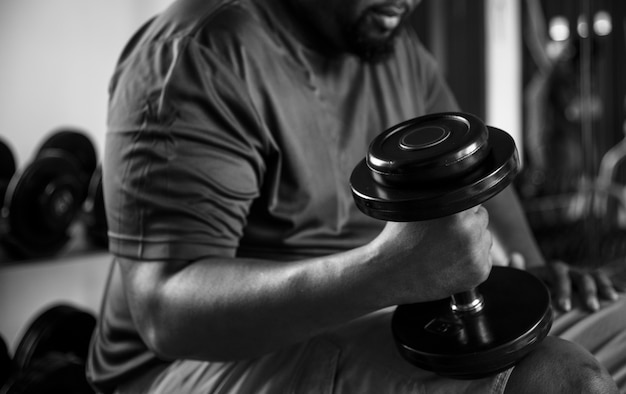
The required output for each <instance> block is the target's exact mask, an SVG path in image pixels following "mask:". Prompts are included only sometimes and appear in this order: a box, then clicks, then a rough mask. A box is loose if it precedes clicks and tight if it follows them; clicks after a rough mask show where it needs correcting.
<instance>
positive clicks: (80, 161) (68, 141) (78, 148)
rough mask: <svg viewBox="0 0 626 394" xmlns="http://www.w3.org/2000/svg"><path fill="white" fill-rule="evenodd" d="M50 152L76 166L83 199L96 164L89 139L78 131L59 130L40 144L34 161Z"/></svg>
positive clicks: (96, 159) (93, 149)
mask: <svg viewBox="0 0 626 394" xmlns="http://www.w3.org/2000/svg"><path fill="white" fill-rule="evenodd" d="M50 150H59V151H61V152H63V153H64V154H65V155H67V157H68V158H70V160H73V161H74V162H75V164H76V165H77V166H78V168H79V171H80V181H81V183H82V184H83V185H84V195H83V198H85V197H86V196H87V192H88V190H87V188H88V185H89V180H90V179H91V175H92V174H93V172H94V171H95V170H96V167H97V164H98V157H97V153H96V148H95V146H94V144H93V142H92V141H91V139H90V138H89V137H88V136H87V134H85V133H84V132H82V131H80V130H75V129H61V130H58V131H54V132H52V133H51V134H50V135H49V136H48V137H47V138H46V139H45V140H44V141H43V142H42V143H41V145H40V146H39V148H38V150H37V153H36V155H35V159H37V158H38V157H41V156H42V155H44V154H45V153H46V152H48V151H50Z"/></svg>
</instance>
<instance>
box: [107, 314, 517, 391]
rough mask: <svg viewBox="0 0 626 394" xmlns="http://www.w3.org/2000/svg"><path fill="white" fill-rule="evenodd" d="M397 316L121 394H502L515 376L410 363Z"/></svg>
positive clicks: (152, 377) (171, 371)
mask: <svg viewBox="0 0 626 394" xmlns="http://www.w3.org/2000/svg"><path fill="white" fill-rule="evenodd" d="M392 312H393V308H389V309H385V310H381V311H378V312H376V313H373V314H370V315H367V316H364V317H362V318H359V319H356V320H354V321H353V322H351V323H349V324H346V325H345V326H342V327H341V328H340V329H337V330H334V331H331V332H328V333H325V334H322V335H319V336H317V337H315V338H313V339H311V340H310V341H307V342H305V343H302V344H299V345H297V346H292V347H289V348H286V349H284V350H282V351H279V352H276V353H272V354H269V355H266V356H263V357H260V358H257V359H251V360H245V361H237V362H204V361H191V360H180V361H175V362H173V363H171V364H169V365H166V366H161V367H158V368H156V369H154V370H152V371H150V372H148V373H146V374H144V376H142V377H141V378H139V379H136V380H134V381H132V382H130V383H128V384H126V385H124V386H122V387H120V388H119V389H118V391H117V392H118V393H120V394H124V393H132V394H138V393H163V394H165V393H167V394H170V393H222V394H223V393H232V394H235V393H236V394H246V393H254V394H275V393H281V394H282V393H295V394H300V393H305V394H308V393H311V394H324V393H345V394H347V393H355V394H364V393H377V394H379V393H428V394H436V393H455V394H461V393H480V394H488V393H494V394H495V393H503V392H504V388H505V386H506V383H507V381H508V378H509V376H510V374H511V371H512V368H511V369H508V370H506V371H504V372H501V373H499V374H497V375H494V376H490V377H487V378H482V379H477V380H457V379H451V378H446V377H441V376H439V375H436V374H434V373H432V372H428V371H425V370H422V369H419V368H417V367H415V366H413V365H411V364H409V363H408V362H407V361H405V360H404V359H403V358H402V357H401V356H400V354H399V353H398V351H397V350H396V345H395V343H394V341H393V338H392V334H391V329H390V327H391V315H392Z"/></svg>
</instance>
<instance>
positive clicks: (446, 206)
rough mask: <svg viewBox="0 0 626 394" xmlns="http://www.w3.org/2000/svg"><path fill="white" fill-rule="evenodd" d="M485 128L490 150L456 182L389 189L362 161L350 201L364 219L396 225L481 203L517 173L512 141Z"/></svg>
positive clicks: (409, 185) (353, 182)
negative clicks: (396, 223)
mask: <svg viewBox="0 0 626 394" xmlns="http://www.w3.org/2000/svg"><path fill="white" fill-rule="evenodd" d="M487 128H488V130H489V144H490V147H491V149H489V150H488V152H487V153H486V154H485V157H484V158H483V159H482V163H481V165H480V166H478V167H475V168H474V170H473V171H470V172H469V173H466V172H464V173H462V174H461V175H459V176H458V177H457V178H453V179H443V180H441V181H430V182H426V181H423V182H417V181H416V182H414V183H412V184H408V185H405V186H402V187H399V186H395V187H390V186H387V185H384V184H381V183H380V182H378V181H376V180H375V179H374V176H373V174H372V171H371V169H370V168H369V167H368V165H367V163H366V160H363V161H361V162H360V163H359V164H358V165H357V166H356V168H355V169H354V171H353V172H352V176H351V178H350V183H351V186H352V191H353V195H354V201H355V202H356V204H357V206H358V207H359V209H360V210H361V211H363V212H364V213H365V214H367V215H368V216H371V217H374V218H376V219H381V220H389V221H396V222H412V221H418V220H427V219H434V218H439V217H443V216H447V215H451V214H454V213H457V212H460V211H463V210H466V209H469V208H472V207H474V206H476V205H478V204H481V203H483V202H484V201H486V200H488V199H490V198H491V197H493V196H495V195H496V194H498V193H500V192H501V191H502V190H503V189H504V188H506V187H507V186H508V185H509V184H510V183H511V180H512V179H513V178H514V177H515V176H516V175H517V173H518V172H519V158H518V155H517V151H516V149H515V143H514V142H513V139H512V138H511V137H510V136H509V135H508V134H507V133H505V132H504V131H502V130H499V129H496V128H494V127H487Z"/></svg>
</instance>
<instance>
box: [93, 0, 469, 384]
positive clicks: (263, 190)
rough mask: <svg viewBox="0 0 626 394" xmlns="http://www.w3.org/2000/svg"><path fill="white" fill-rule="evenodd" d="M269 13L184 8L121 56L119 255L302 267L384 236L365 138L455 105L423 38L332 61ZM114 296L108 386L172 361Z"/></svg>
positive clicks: (102, 366) (105, 332)
mask: <svg viewBox="0 0 626 394" xmlns="http://www.w3.org/2000/svg"><path fill="white" fill-rule="evenodd" d="M258 3H259V5H258V6H257V5H255V2H254V1H245V0H230V1H228V0H221V1H220V0H213V1H211V0H179V1H177V2H175V3H174V4H173V5H172V6H171V7H170V8H169V9H168V10H166V11H165V12H164V13H162V14H160V15H159V16H157V17H156V18H155V19H153V20H151V21H150V22H148V23H147V24H146V25H144V27H142V28H141V29H140V31H139V32H138V33H137V34H136V35H135V36H134V37H133V38H132V39H131V41H130V42H129V44H128V46H127V47H126V48H125V49H124V51H123V53H122V56H121V58H120V60H119V63H118V65H117V68H116V70H115V74H114V76H113V78H112V81H111V86H110V104H109V118H108V134H107V137H106V147H105V149H106V152H105V160H104V167H103V172H104V193H105V202H106V209H107V215H108V217H107V219H108V226H109V239H110V250H111V252H112V253H113V254H114V255H116V256H124V257H128V258H133V259H140V260H160V261H168V260H195V259H199V258H202V257H208V256H227V257H235V256H241V257H244V256H245V257H255V258H271V259H277V260H294V259H299V258H305V257H309V256H318V255H325V254H330V253H335V252H339V251H343V250H346V249H351V248H354V247H357V246H360V245H363V244H364V243H366V242H368V241H370V240H371V239H372V238H373V237H375V236H376V235H377V233H378V232H379V231H380V230H381V229H382V226H383V223H382V222H380V221H377V220H374V219H371V218H369V217H367V216H365V215H364V214H362V213H361V212H359V211H358V209H357V208H356V206H355V204H354V202H353V199H352V195H351V192H350V185H349V178H350V174H351V172H352V169H353V168H354V166H355V165H356V164H357V163H358V162H359V161H360V160H362V159H363V158H364V157H365V154H366V152H367V148H368V145H369V143H370V141H371V140H372V139H373V138H374V136H376V135H377V134H379V133H380V132H382V131H384V130H385V129H386V128H388V127H390V126H393V125H395V124H397V123H399V122H401V121H404V120H407V119H410V118H413V117H416V116H419V115H423V114H426V113H432V112H441V111H453V110H457V105H456V103H455V101H454V99H453V97H452V95H451V94H450V92H449V90H448V88H447V87H446V84H445V83H444V81H443V80H442V78H441V76H440V75H439V74H438V72H437V70H436V64H435V62H434V60H433V59H432V57H431V56H430V55H429V54H428V53H427V52H426V50H425V49H424V48H423V46H422V45H421V44H420V43H419V41H418V40H417V37H416V36H415V35H414V32H413V31H410V30H406V31H403V32H402V33H401V34H400V36H399V37H398V40H397V43H396V48H395V52H394V55H393V56H392V57H390V58H389V59H387V60H385V61H384V62H380V63H376V64H370V63H365V62H363V61H361V60H360V59H358V58H356V57H354V56H350V55H344V56H339V57H333V58H327V57H324V56H322V55H321V54H319V53H318V52H316V51H314V50H312V49H310V48H307V47H305V46H303V45H302V44H301V43H300V42H299V41H297V40H296V39H294V38H293V37H291V36H290V35H289V34H288V32H287V31H286V30H285V28H284V26H283V25H281V22H280V20H281V17H284V16H285V15H282V14H281V12H282V11H281V10H280V9H279V8H275V7H277V6H276V5H274V2H271V1H270V2H266V1H263V2H262V1H259V2H258ZM118 290H120V288H119V287H116V286H113V288H111V287H110V288H109V291H108V294H107V295H105V301H104V304H103V309H102V316H101V319H100V324H99V327H98V331H97V333H96V336H95V337H94V341H93V346H92V351H91V354H90V360H89V367H88V371H89V376H90V378H91V379H92V380H93V381H94V382H95V384H96V385H97V386H98V387H99V388H100V389H102V390H103V391H106V390H108V389H110V388H112V387H114V386H115V385H116V384H118V383H119V382H120V381H123V380H124V379H127V378H128V377H129V376H132V375H133V374H136V373H138V372H139V371H140V370H142V369H144V368H147V367H149V366H150V365H154V364H155V363H160V362H165V361H164V360H159V359H158V358H157V357H156V356H155V355H154V354H153V353H151V352H150V350H149V349H148V348H147V347H146V346H145V345H144V343H143V342H142V341H141V339H140V337H139V335H138V333H137V331H136V329H135V327H134V325H133V322H132V319H131V317H130V313H129V311H128V308H127V306H126V301H125V299H124V295H123V292H121V291H118ZM203 340H210V339H203Z"/></svg>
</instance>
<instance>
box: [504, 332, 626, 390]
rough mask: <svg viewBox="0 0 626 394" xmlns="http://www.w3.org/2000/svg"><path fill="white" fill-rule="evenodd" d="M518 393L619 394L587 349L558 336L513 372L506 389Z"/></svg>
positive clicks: (523, 360)
mask: <svg viewBox="0 0 626 394" xmlns="http://www.w3.org/2000/svg"><path fill="white" fill-rule="evenodd" d="M505 393H507V394H515V393H592V394H595V393H598V394H600V393H601V394H611V393H618V390H617V386H616V384H615V382H614V381H613V379H612V378H611V376H610V375H609V373H608V372H607V371H606V369H605V368H604V367H602V365H600V364H599V363H598V361H597V360H596V359H595V358H594V357H593V356H592V355H591V354H590V353H589V352H588V351H587V350H585V349H584V348H582V347H581V346H579V345H576V344H574V343H572V342H568V341H565V340H562V339H559V338H556V337H547V338H546V339H545V340H544V341H543V342H542V343H541V345H540V346H539V347H538V348H537V349H536V350H535V351H533V352H532V353H530V354H529V355H528V356H526V357H525V358H524V359H522V360H521V361H520V362H519V363H518V364H517V365H516V366H515V368H514V369H513V372H512V373H511V377H510V378H509V382H508V383H507V387H506V390H505Z"/></svg>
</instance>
